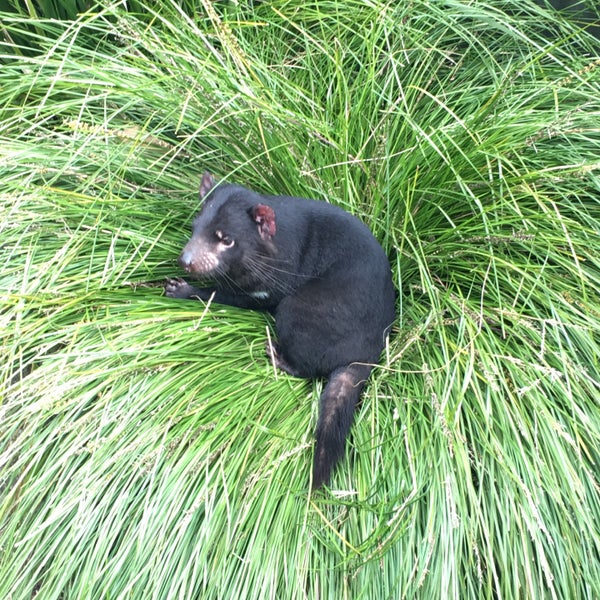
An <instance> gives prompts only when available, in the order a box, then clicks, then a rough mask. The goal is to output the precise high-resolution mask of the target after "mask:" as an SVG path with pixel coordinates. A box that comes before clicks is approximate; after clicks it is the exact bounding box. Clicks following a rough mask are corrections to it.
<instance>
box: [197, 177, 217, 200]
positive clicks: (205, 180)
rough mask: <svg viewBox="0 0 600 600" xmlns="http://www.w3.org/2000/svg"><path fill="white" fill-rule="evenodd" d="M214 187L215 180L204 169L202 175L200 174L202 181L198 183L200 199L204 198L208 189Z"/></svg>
mask: <svg viewBox="0 0 600 600" xmlns="http://www.w3.org/2000/svg"><path fill="white" fill-rule="evenodd" d="M214 187H215V180H214V178H213V176H212V175H211V174H210V173H209V172H208V171H205V172H204V175H202V182H201V183H200V200H202V199H204V198H206V196H208V193H209V192H210V190H212V189H213V188H214Z"/></svg>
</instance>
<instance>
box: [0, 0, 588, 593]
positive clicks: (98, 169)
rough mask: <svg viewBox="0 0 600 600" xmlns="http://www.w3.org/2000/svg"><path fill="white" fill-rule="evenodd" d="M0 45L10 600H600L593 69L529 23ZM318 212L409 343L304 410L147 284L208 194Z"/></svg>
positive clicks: (208, 312)
mask: <svg viewBox="0 0 600 600" xmlns="http://www.w3.org/2000/svg"><path fill="white" fill-rule="evenodd" d="M230 4H231V5H230V6H228V7H224V6H221V5H213V3H210V2H208V1H206V2H201V3H199V4H198V6H199V7H200V5H202V7H203V10H202V11H198V12H197V13H196V14H195V15H194V16H190V13H185V12H184V11H182V10H180V9H178V7H177V5H176V4H175V3H173V4H170V3H169V2H162V3H160V5H158V6H159V7H160V8H159V9H156V8H151V7H155V6H157V5H156V4H153V3H149V7H148V8H147V11H146V12H145V13H144V14H141V15H138V16H136V14H133V13H130V14H127V13H126V12H123V11H122V10H121V9H120V8H119V6H114V7H113V8H106V9H104V10H102V11H99V12H90V13H88V14H83V15H81V17H80V18H79V19H78V20H76V21H57V20H53V19H48V20H45V19H43V18H36V17H35V15H27V16H25V15H24V16H18V15H15V14H13V15H8V14H3V15H1V23H2V25H1V27H2V29H1V35H2V36H3V37H2V39H3V40H4V43H2V45H1V46H0V61H1V63H2V65H1V67H0V182H1V187H0V211H1V214H0V223H1V225H0V231H1V233H0V236H1V237H0V239H1V242H0V261H1V265H2V267H1V268H2V271H1V278H0V306H1V308H0V335H1V339H2V344H1V348H2V355H1V357H0V360H1V365H2V367H1V370H0V390H1V405H0V597H2V598H11V599H13V600H22V599H23V600H24V599H28V598H31V597H38V598H43V599H44V600H46V599H60V600H62V599H74V598H82V599H83V598H85V599H96V598H98V599H107V598H119V599H121V598H140V599H142V598H143V599H144V600H145V599H148V598H161V599H162V598H203V599H204V598H206V599H213V598H214V599H219V600H221V599H224V598H243V599H253V598H257V599H258V598H261V599H263V598H274V599H275V598H276V599H281V598H285V599H296V598H298V599H300V598H320V599H326V598H327V599H328V598H331V599H335V600H339V599H356V598H364V599H369V600H371V599H377V600H379V599H385V598H390V599H396V598H460V599H461V600H462V599H464V598H473V599H480V598H490V599H491V598H557V599H562V598H585V599H590V600H591V599H593V598H597V597H599V596H600V526H599V523H600V481H599V477H598V473H599V467H598V465H599V461H600V407H599V404H600V403H599V398H600V365H599V352H598V344H599V342H600V327H599V325H598V323H599V321H600V293H599V290H600V258H599V257H600V162H599V161H600V125H599V124H600V59H599V55H600V52H599V50H598V47H597V45H594V43H595V42H594V41H593V39H592V38H588V37H586V36H585V34H583V33H581V32H578V31H577V30H576V29H574V28H572V27H571V26H570V25H568V24H567V23H563V22H562V21H557V20H556V19H555V18H554V17H553V16H551V15H550V14H549V13H545V12H543V11H542V10H541V9H539V8H536V7H535V6H534V5H529V4H528V3H522V4H520V5H519V8H518V9H515V8H514V3H508V2H501V1H488V2H479V1H478V2H469V3H466V2H453V1H445V2H422V1H416V2H406V3H396V2H390V3H384V2H380V1H379V0H373V1H372V2H362V1H360V2H359V1H358V0H356V1H349V2H348V1H344V2H341V1H338V0H329V1H316V0H313V1H312V2H297V1H296V0H275V1H274V2H264V3H256V6H255V7H254V8H253V9H252V8H248V7H247V6H246V5H245V4H244V3H241V2H240V3H238V4H237V5H235V4H232V3H230ZM205 169H209V170H211V171H213V172H214V173H216V174H217V176H219V177H227V178H228V179H230V180H231V181H236V182H240V183H244V184H246V185H248V186H249V187H253V188H255V189H257V190H261V191H264V192H269V193H272V192H276V193H286V194H294V195H302V196H309V197H316V198H326V199H328V200H329V201H330V202H333V203H336V204H339V205H341V206H343V207H344V208H346V209H347V210H350V211H351V212H353V213H355V214H357V215H359V216H360V217H361V218H362V219H363V220H364V221H365V222H367V223H368V224H369V226H370V227H371V228H372V230H373V231H374V233H375V234H376V236H377V237H378V238H379V239H380V240H381V242H382V244H383V246H384V248H385V249H386V251H387V252H388V254H389V256H390V260H391V263H392V267H393V272H394V277H395V281H396V282H397V287H398V289H399V297H398V320H397V322H396V324H395V327H394V331H393V335H392V337H391V339H390V342H389V346H388V347H387V348H386V352H385V355H384V357H383V358H382V364H381V366H380V367H378V368H377V369H375V371H374V373H373V376H372V378H371V380H370V382H369V385H368V386H367V389H366V391H365V393H364V397H363V401H362V404H361V406H360V408H359V410H358V412H357V416H356V422H355V425H354V427H353V430H352V433H351V437H350V440H349V448H348V452H347V456H346V459H345V460H344V461H343V462H342V463H341V465H340V467H339V468H338V470H337V471H336V473H335V475H334V478H333V480H332V482H331V489H330V490H328V491H326V492H324V493H323V494H321V495H316V496H313V497H311V496H310V495H309V494H308V479H309V471H310V463H311V457H312V448H313V435H312V432H313V428H314V425H315V421H316V412H317V399H318V395H319V393H320V390H321V388H322V382H305V381H302V380H298V379H294V378H291V377H289V376H286V375H284V374H277V375H274V373H273V370H272V367H271V366H270V364H269V363H268V361H267V359H266V357H265V355H264V340H265V338H266V335H267V332H266V328H267V327H271V322H270V320H269V318H268V317H267V316H265V315H263V314H260V313H255V312H252V311H242V310H237V309H234V308H230V307H221V306H217V305H212V306H210V307H206V306H204V305H203V304H201V303H191V302H187V303H186V302H180V301H174V300H170V299H167V298H165V297H164V296H163V295H162V291H161V286H160V282H161V281H163V280H164V278H165V277H167V276H173V275H180V272H179V270H178V268H177V265H176V257H177V255H178V253H179V250H180V248H181V246H182V245H183V244H184V243H185V240H186V236H187V232H188V231H189V226H190V222H191V218H192V216H193V214H194V212H195V210H196V209H197V196H196V194H197V188H198V184H199V181H200V177H201V174H202V172H203V171H204V170H205Z"/></svg>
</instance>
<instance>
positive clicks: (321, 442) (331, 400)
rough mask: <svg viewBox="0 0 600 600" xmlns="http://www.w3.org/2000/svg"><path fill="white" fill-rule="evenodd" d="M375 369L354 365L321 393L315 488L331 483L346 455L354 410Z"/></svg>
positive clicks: (343, 369) (331, 379)
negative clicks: (335, 470)
mask: <svg viewBox="0 0 600 600" xmlns="http://www.w3.org/2000/svg"><path fill="white" fill-rule="evenodd" d="M371 369H372V367H371V366H369V365H364V364H359V363H352V364H350V365H346V366H345V367H340V368H338V369H336V370H335V371H333V372H332V373H331V375H330V376H329V381H328V382H327V385H326V386H325V389H324V390H323V393H322V394H321V400H320V407H319V421H318V423H317V432H316V438H317V445H316V448H315V456H314V461H313V476H312V488H313V489H317V488H319V487H321V486H322V485H323V484H324V483H327V482H328V481H329V476H330V475H331V471H332V470H333V467H335V465H336V463H337V462H338V460H339V459H340V458H341V457H342V455H343V453H344V446H345V442H346V436H347V435H348V431H350V426H351V425H352V420H353V418H354V408H355V406H356V403H357V402H358V398H359V396H360V393H361V391H362V389H363V387H364V385H365V381H366V380H367V378H368V377H369V373H370V372H371Z"/></svg>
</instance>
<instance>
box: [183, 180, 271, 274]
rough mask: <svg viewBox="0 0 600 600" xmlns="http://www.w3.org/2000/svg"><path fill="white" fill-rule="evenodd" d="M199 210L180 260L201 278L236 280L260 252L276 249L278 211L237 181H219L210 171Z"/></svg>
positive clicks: (269, 253)
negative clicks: (219, 277) (216, 182)
mask: <svg viewBox="0 0 600 600" xmlns="http://www.w3.org/2000/svg"><path fill="white" fill-rule="evenodd" d="M200 202H201V208H200V212H199V213H198V215H197V216H196V218H195V219H194V223H193V226H192V237H191V239H190V240H189V242H188V243H187V244H186V246H185V247H184V249H183V251H182V253H181V255H180V257H179V264H180V266H181V267H182V268H184V269H185V270H186V271H188V272H189V273H191V274H192V275H194V276H196V277H200V278H204V277H208V278H210V277H213V276H219V275H221V276H227V277H229V278H230V279H232V280H233V281H234V282H235V281H236V277H240V276H242V275H243V273H244V271H245V270H247V269H248V262H249V261H252V260H253V259H254V258H256V257H258V256H268V255H272V254H274V253H275V247H274V245H273V238H274V237H275V234H276V231H277V228H276V225H275V212H274V211H273V209H272V208H271V207H270V206H268V205H267V204H264V202H263V201H262V198H261V197H260V196H259V195H258V194H256V193H254V192H252V191H250V190H247V189H246V188H243V187H241V186H237V185H230V184H220V185H216V184H215V181H214V178H213V176H212V175H211V174H210V173H208V172H207V173H204V175H203V177H202V182H201V184H200Z"/></svg>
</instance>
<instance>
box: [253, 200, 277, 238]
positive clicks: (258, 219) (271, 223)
mask: <svg viewBox="0 0 600 600" xmlns="http://www.w3.org/2000/svg"><path fill="white" fill-rule="evenodd" d="M248 213H249V215H250V216H251V217H252V219H253V220H254V222H255V223H257V224H258V233H259V235H260V237H261V238H262V239H263V240H270V239H271V238H272V237H273V236H274V235H275V231H276V230H277V228H276V227H275V211H274V210H273V209H272V208H271V207H270V206H267V205H266V204H255V205H254V206H252V207H251V208H250V209H249V210H248Z"/></svg>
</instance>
